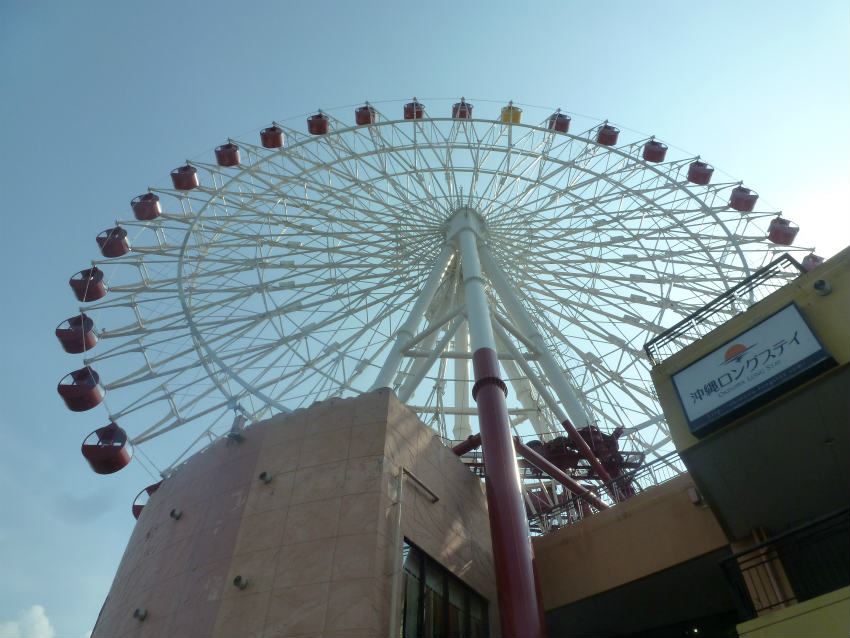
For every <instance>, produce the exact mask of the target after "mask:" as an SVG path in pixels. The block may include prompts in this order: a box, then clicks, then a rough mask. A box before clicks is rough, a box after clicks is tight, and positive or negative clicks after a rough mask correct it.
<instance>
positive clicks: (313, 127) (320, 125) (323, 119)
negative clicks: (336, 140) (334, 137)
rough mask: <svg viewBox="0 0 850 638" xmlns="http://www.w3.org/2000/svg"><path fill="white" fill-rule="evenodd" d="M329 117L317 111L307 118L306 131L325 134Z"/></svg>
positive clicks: (312, 133) (313, 133) (311, 133)
mask: <svg viewBox="0 0 850 638" xmlns="http://www.w3.org/2000/svg"><path fill="white" fill-rule="evenodd" d="M329 122H330V118H329V117H328V116H327V115H325V114H324V113H322V112H321V111H319V112H318V113H316V114H315V115H311V116H310V117H308V118H307V132H308V133H310V135H326V134H327V132H328V126H329Z"/></svg>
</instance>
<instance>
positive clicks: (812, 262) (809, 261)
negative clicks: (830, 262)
mask: <svg viewBox="0 0 850 638" xmlns="http://www.w3.org/2000/svg"><path fill="white" fill-rule="evenodd" d="M823 262H824V259H823V257H821V256H819V255H816V254H814V253H809V254H808V255H806V256H805V257H803V264H802V266H803V270H804V271H805V272H811V271H812V270H814V269H815V268H817V267H818V266H820V265H821V264H822V263H823Z"/></svg>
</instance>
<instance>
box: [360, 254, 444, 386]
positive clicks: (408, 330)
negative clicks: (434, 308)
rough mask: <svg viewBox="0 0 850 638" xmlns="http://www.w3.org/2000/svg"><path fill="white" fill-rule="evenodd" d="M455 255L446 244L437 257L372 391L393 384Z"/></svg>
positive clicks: (397, 334) (396, 336) (399, 330)
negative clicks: (410, 343)
mask: <svg viewBox="0 0 850 638" xmlns="http://www.w3.org/2000/svg"><path fill="white" fill-rule="evenodd" d="M453 253H454V249H453V248H452V247H451V246H450V245H449V244H446V245H445V246H443V249H442V250H441V251H440V254H439V255H437V259H436V260H435V261H434V267H433V268H432V269H431V272H430V273H429V274H428V279H427V280H426V281H425V285H424V286H423V287H422V291H421V292H420V293H419V297H417V299H416V302H415V303H414V304H413V308H411V310H410V314H409V315H408V316H407V319H406V320H405V322H404V324H403V325H402V326H401V328H399V329H398V332H396V335H395V341H394V342H393V345H392V349H391V350H390V352H389V354H387V358H386V360H385V361H384V365H383V367H382V368H381V371H380V372H379V373H378V376H377V378H376V379H375V383H374V384H372V390H377V389H378V388H386V387H389V386H390V384H391V383H392V381H393V377H395V374H396V372H397V371H398V366H399V364H400V363H401V356H402V355H401V353H402V351H403V350H404V349H405V348H406V347H407V342H408V341H410V339H411V338H413V335H414V334H416V328H417V327H418V326H419V323H420V322H421V321H422V317H423V316H424V315H425V311H426V310H427V309H428V306H430V305H431V301H432V300H433V299H434V293H436V292H437V288H438V287H439V285H440V282H441V281H442V279H443V273H445V271H446V266H448V264H449V261H450V260H451V258H452V255H453Z"/></svg>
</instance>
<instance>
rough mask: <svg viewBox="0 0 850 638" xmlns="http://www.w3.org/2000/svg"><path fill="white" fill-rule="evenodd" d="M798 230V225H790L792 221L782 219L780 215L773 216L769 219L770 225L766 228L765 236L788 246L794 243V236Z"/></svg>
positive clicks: (775, 242) (776, 242)
mask: <svg viewBox="0 0 850 638" xmlns="http://www.w3.org/2000/svg"><path fill="white" fill-rule="evenodd" d="M799 232H800V227H799V226H794V225H792V222H791V221H789V220H787V219H783V218H782V217H774V218H773V219H771V220H770V226H768V229H767V238H768V239H769V240H770V241H772V242H773V243H774V244H779V245H780V246H790V245H791V244H792V243H794V238H795V237H797V233H799Z"/></svg>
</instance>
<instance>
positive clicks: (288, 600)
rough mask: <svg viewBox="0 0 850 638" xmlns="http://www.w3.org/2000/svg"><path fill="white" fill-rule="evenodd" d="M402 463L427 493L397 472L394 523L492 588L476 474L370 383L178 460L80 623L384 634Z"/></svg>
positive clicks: (115, 631) (143, 628) (477, 584)
mask: <svg viewBox="0 0 850 638" xmlns="http://www.w3.org/2000/svg"><path fill="white" fill-rule="evenodd" d="M402 466H404V467H407V468H408V469H409V470H410V471H412V472H414V473H415V474H416V476H418V477H419V478H421V479H422V481H423V482H424V483H425V484H426V485H427V486H428V487H429V488H430V489H431V490H433V491H434V492H435V493H436V494H437V495H438V496H439V500H438V502H437V503H431V499H430V498H429V497H428V496H427V495H426V494H425V493H424V492H423V491H422V490H421V489H420V488H418V487H417V486H415V485H414V484H411V482H410V481H409V480H408V482H407V483H406V484H405V486H404V500H403V503H402V504H401V512H402V531H403V534H404V535H405V536H407V537H408V538H409V539H410V540H411V541H412V542H413V543H415V544H416V545H418V546H419V547H420V548H421V549H422V550H424V551H425V552H426V553H427V554H429V555H430V556H432V557H433V558H435V559H436V560H437V561H438V562H440V563H442V564H443V565H444V566H445V567H447V568H448V569H449V570H451V571H452V572H453V573H455V574H456V575H457V576H459V577H460V578H461V579H462V580H464V581H465V582H466V583H467V584H468V585H470V586H471V587H472V588H474V589H476V590H477V591H478V592H479V593H480V594H482V595H483V596H484V597H485V598H487V599H488V600H490V601H495V600H496V594H495V588H494V584H493V583H494V575H493V568H492V558H491V550H490V541H489V527H488V523H487V511H486V499H485V496H484V492H483V488H482V486H481V483H480V481H478V479H476V478H475V477H474V476H473V475H472V474H471V473H470V472H469V471H468V470H467V469H466V468H465V467H463V465H462V463H461V462H460V460H459V459H458V458H457V457H455V456H454V454H452V453H451V451H450V450H448V449H447V448H445V447H444V446H443V445H442V444H441V443H440V441H439V438H437V437H435V436H434V432H433V431H432V430H430V429H429V428H427V427H426V426H424V425H423V424H422V423H421V422H420V421H419V420H418V419H417V417H416V416H415V415H414V414H413V413H412V412H410V411H409V410H408V409H407V408H406V407H405V406H403V405H402V404H400V403H399V402H398V400H397V399H396V398H395V396H394V395H392V393H390V392H389V391H387V390H379V391H377V392H373V393H369V394H365V395H361V396H360V397H357V398H352V399H345V400H329V401H327V402H324V403H320V404H317V405H314V406H313V407H311V408H310V409H308V410H299V411H296V412H295V413H293V414H291V415H287V416H278V417H275V418H273V419H270V420H268V421H264V422H262V423H258V424H255V425H253V426H251V427H249V428H247V429H246V430H245V439H244V441H243V442H241V443H235V442H230V441H224V440H221V441H218V442H217V443H215V444H213V445H212V446H210V447H209V448H207V449H206V450H204V451H203V452H202V453H199V454H197V455H195V456H194V457H192V458H191V459H190V460H189V461H187V462H186V463H185V464H184V465H182V466H181V467H180V468H179V469H178V471H177V472H175V474H174V475H173V476H172V477H170V478H169V479H167V480H166V481H164V482H163V484H162V486H161V487H160V489H159V490H158V491H157V492H156V493H154V494H153V495H152V496H151V499H150V502H149V503H148V505H147V506H145V508H144V510H143V511H142V514H141V516H140V517H139V521H138V523H137V524H136V527H135V529H134V532H133V534H132V536H131V538H130V542H129V544H128V546H127V550H126V552H125V554H124V557H123V559H122V561H121V564H120V566H119V568H118V572H117V574H116V577H115V581H114V582H113V585H112V588H111V590H110V592H109V596H108V597H107V600H106V602H105V604H104V607H103V610H102V612H101V616H100V619H99V621H98V623H97V625H96V628H95V631H94V634H93V636H94V638H125V637H131V636H132V637H143V636H150V637H156V638H165V637H174V638H192V637H194V636H197V637H199V638H200V637H204V638H206V637H208V636H220V637H222V638H224V637H227V638H240V637H252V638H288V637H294V636H302V637H307V636H309V637H311V638H319V637H322V638H342V637H343V636H345V637H346V638H372V637H376V636H386V635H388V633H389V599H390V591H391V586H392V579H393V573H392V572H393V565H394V563H393V556H394V551H396V548H395V547H393V540H394V538H395V523H396V520H397V519H396V516H397V514H398V511H399V505H398V504H397V503H395V502H394V501H395V497H396V487H397V479H396V477H397V476H398V472H399V469H400V468H401V467H402ZM264 471H265V472H268V473H270V474H271V475H272V476H273V479H272V481H271V482H270V483H268V484H265V483H263V482H261V481H259V480H258V478H257V476H258V475H259V473H260V472H264ZM173 508H178V509H180V510H181V511H182V516H181V517H180V519H179V520H174V519H173V518H171V517H170V516H169V512H170V511H171V510H172V509H173ZM237 575H241V576H243V577H244V578H246V579H247V580H248V583H249V584H248V587H247V588H246V589H244V590H240V589H238V588H236V587H235V586H234V585H233V584H232V582H233V579H234V578H235V577H236V576H237ZM136 608H145V609H147V611H148V616H147V618H146V619H145V620H144V621H143V622H140V621H139V620H137V619H134V618H133V611H134V610H135V609H136ZM490 611H491V618H492V624H493V626H494V627H495V626H496V612H497V610H496V605H495V603H494V602H492V603H491V606H490ZM491 635H492V636H497V635H498V631H493V632H491Z"/></svg>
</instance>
